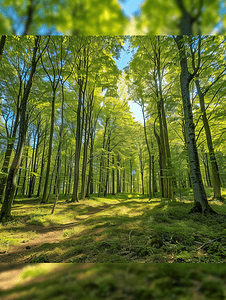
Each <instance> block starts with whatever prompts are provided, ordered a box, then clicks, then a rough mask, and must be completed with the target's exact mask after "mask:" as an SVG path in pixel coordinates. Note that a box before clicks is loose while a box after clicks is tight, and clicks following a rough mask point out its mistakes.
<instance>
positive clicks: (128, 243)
mask: <svg viewBox="0 0 226 300" xmlns="http://www.w3.org/2000/svg"><path fill="white" fill-rule="evenodd" d="M190 193H191V191H190V190H188V189H186V190H185V191H184V194H183V195H182V200H181V201H179V199H178V197H176V198H175V200H173V201H170V200H165V199H161V198H155V199H152V200H151V201H150V200H149V199H148V198H147V196H146V195H144V196H143V195H140V194H137V193H133V194H123V193H122V194H116V195H115V196H112V195H108V196H107V198H102V197H99V198H98V197H97V196H96V195H94V196H92V197H90V199H86V200H84V201H82V200H81V201H79V202H78V203H66V201H65V200H66V199H65V198H64V197H61V198H60V200H59V202H58V204H57V207H56V210H55V213H54V215H51V208H52V205H53V199H52V200H51V202H50V203H49V204H44V205H43V204H39V202H38V199H16V200H15V204H14V206H13V208H12V214H13V215H14V220H13V221H11V222H7V223H4V224H2V225H0V233H1V235H0V236H1V238H0V246H1V249H3V250H4V251H6V254H7V251H9V248H10V246H11V245H13V246H14V245H21V244H22V242H23V241H24V240H26V241H30V240H31V239H35V238H37V237H39V236H40V235H41V232H42V229H46V231H48V228H49V231H51V230H54V229H53V227H52V226H55V227H56V228H57V230H58V229H59V228H60V229H61V230H62V233H61V235H60V241H59V242H55V243H49V242H48V239H45V240H43V243H42V245H40V246H38V247H32V249H31V250H30V251H24V252H23V253H22V254H20V257H15V261H13V262H27V261H29V262H34V263H37V262H40V263H42V262H57V263H59V262H67V263H68V262H76V263H77V262H82V263H84V262H85V263H89V262H95V263H98V262H102V263H107V262H114V263H115V262H117V263H128V262H138V263H139V262H141V263H149V262H150V263H166V262H180V263H181V262H189V263H192V262H194V263H198V262H205V263H210V262H226V238H225V236H226V223H225V219H226V217H225V215H226V205H225V204H224V203H222V202H220V201H212V200H211V190H210V189H209V190H207V195H208V196H209V201H210V205H211V206H212V207H213V209H214V210H215V211H217V212H218V214H219V215H217V216H215V215H211V216H203V215H200V214H188V212H189V210H190V209H191V208H192V206H193V202H192V199H190V196H189V194H190ZM225 193H226V190H223V194H225ZM176 196H177V195H176ZM67 199H68V198H67ZM30 212H31V213H30ZM32 225H33V226H35V227H34V229H33V231H31V226H32ZM58 227H59V228H58ZM0 262H1V256H0Z"/></svg>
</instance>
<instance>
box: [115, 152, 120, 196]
mask: <svg viewBox="0 0 226 300" xmlns="http://www.w3.org/2000/svg"><path fill="white" fill-rule="evenodd" d="M119 166H120V157H119V154H118V156H117V173H116V174H117V193H121V184H120V170H119Z"/></svg>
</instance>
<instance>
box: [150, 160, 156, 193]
mask: <svg viewBox="0 0 226 300" xmlns="http://www.w3.org/2000/svg"><path fill="white" fill-rule="evenodd" d="M151 170H152V176H151V177H152V189H153V198H155V192H156V182H155V160H154V155H152V156H151Z"/></svg>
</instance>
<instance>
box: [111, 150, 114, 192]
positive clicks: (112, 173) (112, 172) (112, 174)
mask: <svg viewBox="0 0 226 300" xmlns="http://www.w3.org/2000/svg"><path fill="white" fill-rule="evenodd" d="M112 166H113V168H112V171H111V177H112V178H111V180H112V195H115V155H114V153H112Z"/></svg>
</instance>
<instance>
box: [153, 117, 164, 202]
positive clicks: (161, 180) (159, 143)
mask: <svg viewBox="0 0 226 300" xmlns="http://www.w3.org/2000/svg"><path fill="white" fill-rule="evenodd" d="M154 135H155V137H156V141H157V145H158V150H159V183H160V190H161V195H162V197H164V182H163V167H162V152H161V140H160V137H159V135H158V133H157V131H156V129H155V122H154Z"/></svg>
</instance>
